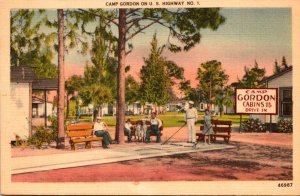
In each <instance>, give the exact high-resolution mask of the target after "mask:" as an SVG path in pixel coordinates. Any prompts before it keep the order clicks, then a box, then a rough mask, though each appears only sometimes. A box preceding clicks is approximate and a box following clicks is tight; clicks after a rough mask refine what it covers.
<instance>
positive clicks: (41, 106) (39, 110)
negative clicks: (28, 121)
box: [32, 96, 56, 118]
mask: <svg viewBox="0 0 300 196" xmlns="http://www.w3.org/2000/svg"><path fill="white" fill-rule="evenodd" d="M46 108H47V112H46V113H47V115H50V116H52V115H54V114H56V113H55V111H56V108H54V107H53V103H52V102H50V101H47V106H46ZM41 117H45V100H44V99H42V98H39V97H37V96H32V118H41Z"/></svg>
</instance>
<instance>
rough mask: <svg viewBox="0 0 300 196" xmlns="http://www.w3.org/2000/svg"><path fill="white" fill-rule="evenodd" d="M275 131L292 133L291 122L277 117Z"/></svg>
mask: <svg viewBox="0 0 300 196" xmlns="http://www.w3.org/2000/svg"><path fill="white" fill-rule="evenodd" d="M277 131H278V132H280V133H293V122H292V120H289V119H284V118H282V119H279V121H278V122H277Z"/></svg>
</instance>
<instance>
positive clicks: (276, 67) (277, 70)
mask: <svg viewBox="0 0 300 196" xmlns="http://www.w3.org/2000/svg"><path fill="white" fill-rule="evenodd" d="M280 71H281V68H280V65H279V64H278V62H277V60H275V63H274V69H273V74H277V73H279V72H280Z"/></svg>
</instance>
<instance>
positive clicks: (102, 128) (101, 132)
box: [93, 117, 113, 148]
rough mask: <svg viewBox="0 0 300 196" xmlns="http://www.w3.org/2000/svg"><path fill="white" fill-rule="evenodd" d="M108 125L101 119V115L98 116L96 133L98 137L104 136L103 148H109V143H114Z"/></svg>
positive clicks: (95, 125) (95, 126)
mask: <svg viewBox="0 0 300 196" xmlns="http://www.w3.org/2000/svg"><path fill="white" fill-rule="evenodd" d="M106 129H107V125H106V123H105V122H103V121H102V120H101V117H97V121H96V122H95V124H94V129H93V130H94V134H95V135H96V136H97V137H103V140H102V147H103V148H109V147H108V146H109V144H112V143H113V141H112V139H111V137H110V135H109V133H108V132H107V131H106Z"/></svg>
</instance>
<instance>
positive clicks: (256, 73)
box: [237, 61, 266, 88]
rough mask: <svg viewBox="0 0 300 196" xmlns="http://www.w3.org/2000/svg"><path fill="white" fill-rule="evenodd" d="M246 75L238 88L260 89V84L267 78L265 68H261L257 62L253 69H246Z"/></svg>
mask: <svg viewBox="0 0 300 196" xmlns="http://www.w3.org/2000/svg"><path fill="white" fill-rule="evenodd" d="M244 71H245V75H244V76H243V78H242V80H239V82H238V84H237V86H238V87H242V88H259V87H261V86H262V84H259V82H260V81H261V80H262V79H263V77H264V76H265V73H266V70H265V68H259V66H258V64H257V62H256V61H255V63H254V67H252V68H251V69H250V68H248V67H246V66H245V68H244Z"/></svg>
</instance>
